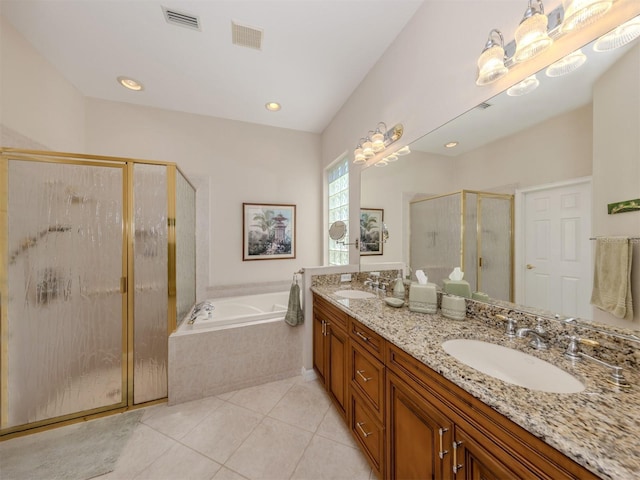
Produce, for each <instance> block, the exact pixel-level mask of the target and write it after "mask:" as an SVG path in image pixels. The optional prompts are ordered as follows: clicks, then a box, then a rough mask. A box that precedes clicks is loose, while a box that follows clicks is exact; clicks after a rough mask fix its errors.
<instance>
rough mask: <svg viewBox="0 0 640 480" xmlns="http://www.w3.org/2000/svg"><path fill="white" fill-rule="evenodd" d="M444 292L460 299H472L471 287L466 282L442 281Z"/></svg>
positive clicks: (446, 279)
mask: <svg viewBox="0 0 640 480" xmlns="http://www.w3.org/2000/svg"><path fill="white" fill-rule="evenodd" d="M442 290H443V291H444V293H449V294H451V295H457V296H458V297H465V298H471V287H470V286H469V282H467V281H466V280H449V279H448V278H445V279H444V280H442Z"/></svg>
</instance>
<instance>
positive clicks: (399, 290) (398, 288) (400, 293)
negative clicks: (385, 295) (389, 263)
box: [393, 273, 404, 300]
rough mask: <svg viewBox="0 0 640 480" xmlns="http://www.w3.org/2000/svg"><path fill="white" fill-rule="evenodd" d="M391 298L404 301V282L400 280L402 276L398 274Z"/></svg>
mask: <svg viewBox="0 0 640 480" xmlns="http://www.w3.org/2000/svg"><path fill="white" fill-rule="evenodd" d="M393 296H394V297H396V298H399V299H401V300H404V280H403V279H402V275H400V274H399V273H398V278H396V283H395V285H394V286H393Z"/></svg>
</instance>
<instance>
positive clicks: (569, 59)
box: [546, 49, 587, 77]
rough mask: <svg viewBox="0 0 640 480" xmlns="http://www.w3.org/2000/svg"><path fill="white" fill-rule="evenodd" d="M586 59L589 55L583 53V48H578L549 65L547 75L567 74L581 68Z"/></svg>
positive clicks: (558, 75)
mask: <svg viewBox="0 0 640 480" xmlns="http://www.w3.org/2000/svg"><path fill="white" fill-rule="evenodd" d="M586 61H587V56H586V55H585V54H584V53H582V50H580V49H578V50H576V51H575V52H573V53H570V54H569V55H567V56H566V57H564V58H561V59H560V60H558V61H557V62H555V63H552V64H551V65H549V67H547V70H546V74H547V77H561V76H562V75H567V74H568V73H571V72H573V71H575V70H577V69H578V68H580V67H581V66H582V65H583V64H584V62H586Z"/></svg>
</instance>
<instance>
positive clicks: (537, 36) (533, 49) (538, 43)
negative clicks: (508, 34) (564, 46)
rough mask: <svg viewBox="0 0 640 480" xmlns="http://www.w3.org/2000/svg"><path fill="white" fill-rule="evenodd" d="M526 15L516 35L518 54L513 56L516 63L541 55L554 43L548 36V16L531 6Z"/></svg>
mask: <svg viewBox="0 0 640 480" xmlns="http://www.w3.org/2000/svg"><path fill="white" fill-rule="evenodd" d="M524 15H525V16H524V18H523V19H522V22H520V25H518V28H517V29H516V33H515V35H514V37H515V40H516V52H515V53H514V55H513V60H514V61H515V62H516V63H519V62H524V61H525V60H529V59H530V58H533V57H535V56H536V55H539V54H540V53H542V52H543V51H545V50H546V49H547V48H549V47H550V46H551V44H552V43H553V40H552V39H551V37H549V35H548V34H547V25H548V23H549V20H548V19H547V16H546V15H544V14H543V13H540V12H539V11H537V10H534V8H533V7H532V6H531V4H530V5H529V8H528V9H527V11H526V12H525V14H524Z"/></svg>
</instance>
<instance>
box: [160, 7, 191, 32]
mask: <svg viewBox="0 0 640 480" xmlns="http://www.w3.org/2000/svg"><path fill="white" fill-rule="evenodd" d="M162 12H163V13H164V18H165V20H166V21H167V23H170V24H171V25H179V26H180V27H187V28H190V29H192V30H198V31H200V19H199V18H198V17H196V16H195V15H191V14H190V13H185V12H178V11H177V10H172V9H170V8H167V7H162Z"/></svg>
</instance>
